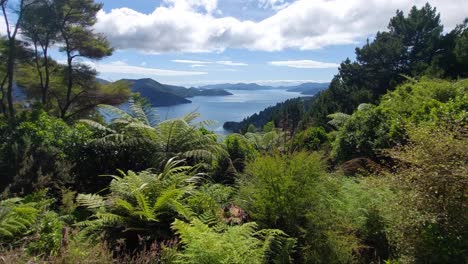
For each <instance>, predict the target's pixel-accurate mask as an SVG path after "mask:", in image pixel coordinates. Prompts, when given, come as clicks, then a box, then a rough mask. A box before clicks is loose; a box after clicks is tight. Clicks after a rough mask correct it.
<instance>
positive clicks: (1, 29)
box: [0, 17, 7, 36]
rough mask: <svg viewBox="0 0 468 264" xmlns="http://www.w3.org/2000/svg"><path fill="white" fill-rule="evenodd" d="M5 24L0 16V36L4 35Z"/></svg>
mask: <svg viewBox="0 0 468 264" xmlns="http://www.w3.org/2000/svg"><path fill="white" fill-rule="evenodd" d="M6 32H7V30H6V24H5V20H4V19H3V17H0V36H6Z"/></svg>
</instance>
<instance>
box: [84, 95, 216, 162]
mask: <svg viewBox="0 0 468 264" xmlns="http://www.w3.org/2000/svg"><path fill="white" fill-rule="evenodd" d="M101 107H102V108H103V110H104V111H106V112H108V113H109V114H108V115H109V116H110V117H111V123H110V124H109V126H108V127H106V126H104V125H102V124H100V123H97V122H95V121H92V120H82V122H83V123H86V124H88V125H90V126H91V127H93V128H94V129H96V130H99V131H102V132H104V134H103V136H102V137H101V138H100V139H98V140H96V142H95V143H96V144H101V145H103V146H104V147H109V146H110V147H112V146H116V145H119V144H124V145H130V146H131V145H135V146H141V144H145V145H146V146H147V147H150V148H151V149H152V151H153V155H152V156H151V158H152V159H153V161H152V162H153V163H152V164H150V165H149V167H158V166H160V165H161V164H164V163H165V162H166V161H168V160H169V159H170V158H172V157H179V158H184V159H189V160H190V161H194V162H203V161H205V162H211V161H212V160H213V159H215V158H216V157H217V155H218V154H219V153H222V152H223V151H224V150H223V148H222V147H221V145H220V144H218V143H217V141H216V140H217V137H216V135H215V134H211V133H203V131H200V130H199V129H198V128H199V127H202V126H203V125H204V124H207V123H209V122H201V123H195V124H192V122H193V120H194V119H196V118H198V117H199V115H198V114H196V113H190V114H188V115H186V116H185V117H183V118H178V119H171V120H166V121H163V122H160V123H157V120H156V118H155V115H154V113H153V112H152V110H151V109H149V108H143V107H142V105H140V104H138V103H134V102H133V101H132V100H130V102H129V110H130V112H129V113H127V112H125V111H123V110H120V109H118V108H116V107H113V106H109V105H103V106H101ZM151 165H152V166H151Z"/></svg>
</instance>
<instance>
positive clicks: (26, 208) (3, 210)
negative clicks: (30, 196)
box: [0, 198, 40, 244]
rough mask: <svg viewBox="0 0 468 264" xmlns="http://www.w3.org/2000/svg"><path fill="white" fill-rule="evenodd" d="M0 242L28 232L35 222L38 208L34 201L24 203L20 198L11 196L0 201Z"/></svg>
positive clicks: (38, 211)
mask: <svg viewBox="0 0 468 264" xmlns="http://www.w3.org/2000/svg"><path fill="white" fill-rule="evenodd" d="M0 205H1V206H0V238H1V240H0V242H1V243H2V244H4V243H6V242H7V241H9V240H11V239H13V238H15V237H17V236H18V235H24V234H26V233H27V232H29V228H30V227H31V226H32V225H33V224H34V223H35V222H36V220H37V216H38V215H39V213H40V210H39V209H38V208H36V204H35V203H27V202H26V203H25V202H24V200H23V199H21V198H11V199H6V200H3V201H1V202H0Z"/></svg>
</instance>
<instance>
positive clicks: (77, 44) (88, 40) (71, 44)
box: [55, 0, 113, 118]
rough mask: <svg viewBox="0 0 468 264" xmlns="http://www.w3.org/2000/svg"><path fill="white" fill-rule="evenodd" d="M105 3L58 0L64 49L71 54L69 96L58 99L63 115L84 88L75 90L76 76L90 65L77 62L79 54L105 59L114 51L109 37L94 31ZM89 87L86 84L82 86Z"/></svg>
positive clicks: (69, 55) (56, 6)
mask: <svg viewBox="0 0 468 264" xmlns="http://www.w3.org/2000/svg"><path fill="white" fill-rule="evenodd" d="M101 8H102V4H100V3H95V2H94V0H55V10H56V13H57V21H58V24H57V25H58V28H59V31H60V37H61V41H62V42H63V46H62V47H61V49H60V50H61V51H62V52H64V53H65V54H66V55H67V68H66V72H65V76H66V85H67V92H66V96H65V100H64V101H63V102H58V104H59V107H60V112H61V113H60V116H61V117H62V118H66V117H67V112H68V111H69V110H70V107H71V106H72V104H73V103H74V101H75V100H76V98H77V96H78V95H79V93H80V92H78V93H74V94H73V88H74V86H80V84H79V83H77V82H75V76H76V75H80V74H81V73H80V71H81V70H85V72H86V71H87V69H89V67H88V68H87V67H84V66H83V65H82V64H81V65H80V64H78V63H75V62H74V59H76V58H78V57H84V58H89V59H101V58H104V57H106V56H110V55H112V52H113V49H112V48H111V47H110V45H109V42H108V41H107V40H106V38H105V37H104V36H103V35H101V34H97V33H95V32H93V29H92V26H93V25H94V24H95V23H96V14H97V12H98V11H99V10H101ZM82 88H83V89H85V88H86V87H82Z"/></svg>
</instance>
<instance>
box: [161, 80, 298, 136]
mask: <svg viewBox="0 0 468 264" xmlns="http://www.w3.org/2000/svg"><path fill="white" fill-rule="evenodd" d="M228 91H229V92H230V93H232V94H233V95H228V96H196V97H193V98H189V100H191V101H192V103H191V104H181V105H175V106H167V107H156V111H157V112H158V114H159V115H160V118H161V120H166V119H170V118H176V117H181V116H184V115H186V114H187V113H190V112H193V111H196V112H198V113H200V114H201V120H212V121H216V124H215V125H213V126H212V127H210V129H211V130H213V131H215V132H216V133H219V134H228V133H229V131H226V130H225V129H224V128H223V124H224V122H226V121H242V119H244V118H246V117H248V116H250V115H252V114H254V113H258V112H260V111H261V110H263V109H265V108H267V107H269V106H272V105H275V104H276V103H279V102H283V101H285V100H287V99H290V98H296V97H299V96H301V95H300V93H296V92H288V91H286V90H284V89H275V90H257V91H234V90H228Z"/></svg>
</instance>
